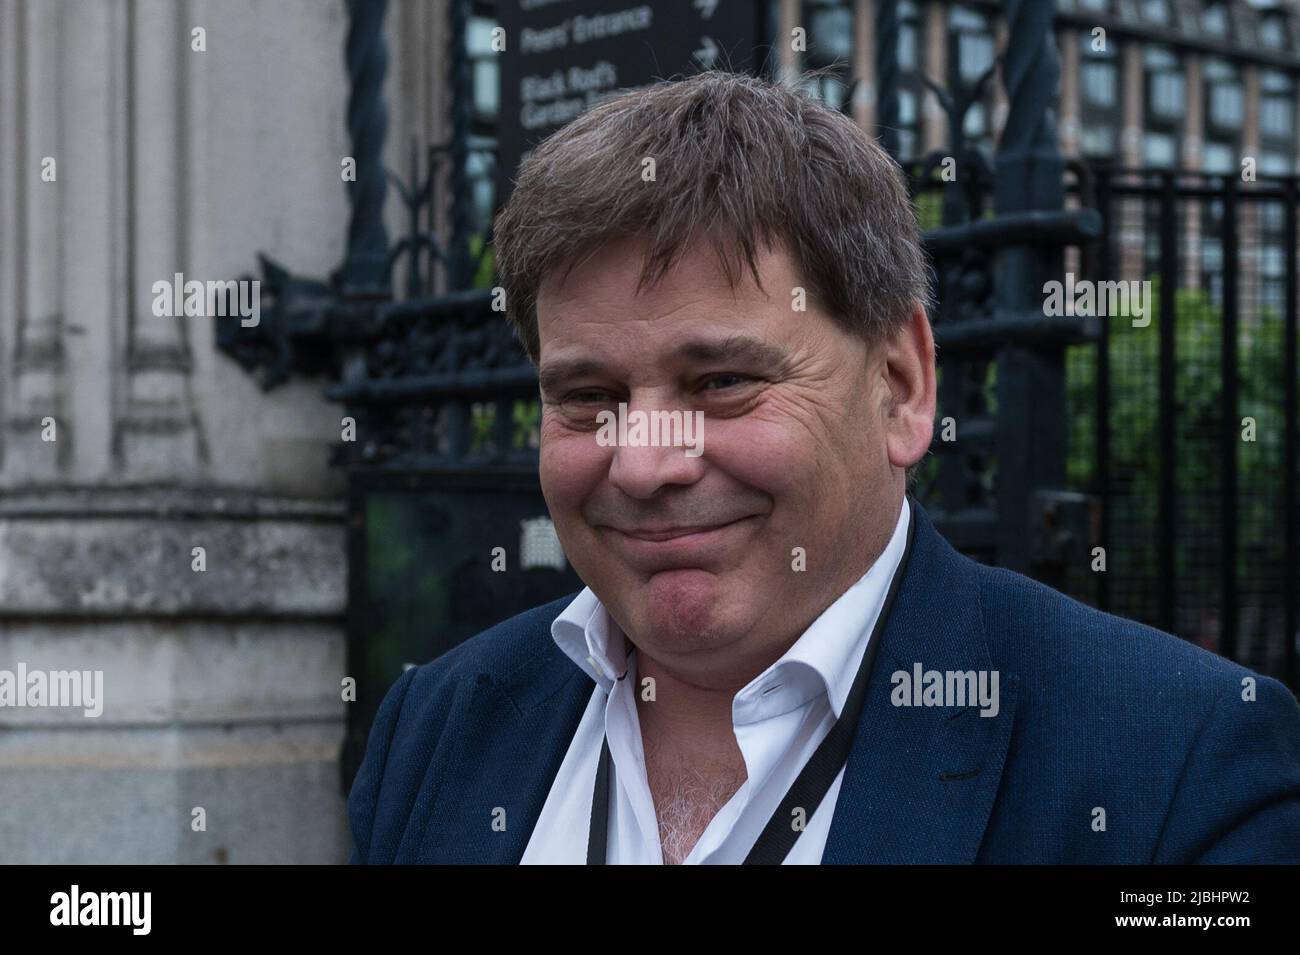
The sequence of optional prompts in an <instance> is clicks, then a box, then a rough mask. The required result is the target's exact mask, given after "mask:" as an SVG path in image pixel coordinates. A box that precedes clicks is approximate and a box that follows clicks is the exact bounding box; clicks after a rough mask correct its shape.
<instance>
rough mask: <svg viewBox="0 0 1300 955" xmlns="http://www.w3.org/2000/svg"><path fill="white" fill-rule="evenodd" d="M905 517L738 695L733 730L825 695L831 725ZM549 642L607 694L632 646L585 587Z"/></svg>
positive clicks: (899, 545)
mask: <svg viewBox="0 0 1300 955" xmlns="http://www.w3.org/2000/svg"><path fill="white" fill-rule="evenodd" d="M910 522H911V509H910V507H909V505H908V502H907V498H906V497H904V498H903V506H902V508H901V510H900V512H899V515H898V520H897V522H896V523H895V525H894V533H893V535H892V536H891V537H890V539H889V543H888V544H886V545H885V549H884V550H883V551H882V552H881V554H880V556H879V557H878V558H877V559H876V560H875V561H874V562H873V563H872V565H871V567H870V568H869V569H868V570H867V572H866V573H865V574H863V575H862V576H861V577H860V578H858V580H857V582H856V583H854V584H853V585H852V586H851V587H849V589H848V590H846V591H845V592H844V593H843V594H841V595H840V597H839V598H838V599H837V600H836V601H835V602H834V603H832V604H831V605H830V606H829V607H827V608H826V609H825V610H824V611H823V612H822V613H821V615H820V616H818V617H817V619H816V620H814V621H813V622H812V624H811V625H810V626H809V627H808V629H807V630H805V631H804V632H803V634H802V635H801V636H800V637H799V639H798V640H796V641H795V642H794V644H793V645H792V646H791V647H790V649H789V650H787V651H786V652H785V653H784V654H782V656H781V657H780V659H778V660H777V661H776V662H775V663H773V664H772V665H771V666H769V667H768V668H767V669H766V670H764V671H763V672H762V673H760V674H759V675H758V676H756V677H755V678H754V679H753V680H751V681H750V682H749V683H748V684H746V686H745V687H744V688H743V689H742V690H740V691H739V692H738V693H737V694H736V696H735V700H734V702H733V714H734V717H735V720H736V722H737V723H751V722H757V721H759V720H763V719H768V718H770V717H773V716H779V715H781V714H782V713H787V712H789V711H790V710H793V709H796V708H798V707H800V706H803V705H804V704H806V703H807V702H808V701H810V700H812V699H814V698H815V697H817V696H820V695H821V694H823V693H825V694H826V695H827V697H828V699H829V702H830V705H831V708H832V710H833V711H834V713H835V716H836V718H837V719H838V718H839V715H840V713H841V712H842V711H843V709H844V704H845V702H846V701H847V700H848V696H849V691H850V689H851V688H852V686H853V678H854V677H855V676H856V675H857V666H856V664H857V663H858V662H859V661H860V660H861V659H862V656H863V653H865V651H866V646H867V641H868V640H869V639H870V638H871V631H872V630H873V629H874V628H875V625H876V620H877V618H878V617H879V616H880V611H881V609H882V608H883V606H884V602H885V594H886V593H887V592H888V590H889V585H890V582H891V581H892V580H893V577H894V574H895V573H896V572H897V570H898V565H899V562H900V561H901V560H902V557H903V550H904V548H905V546H906V541H907V528H908V524H909V523H910ZM551 636H552V638H553V639H554V640H555V643H556V645H557V646H558V647H559V648H560V650H561V651H562V652H563V653H564V654H565V656H567V657H568V658H569V659H570V660H572V661H573V662H574V664H575V665H577V667H578V668H579V669H580V670H582V671H583V672H584V673H586V674H587V675H588V676H589V677H591V678H592V679H593V680H595V681H596V682H597V683H598V684H600V686H601V687H603V688H604V689H605V691H606V692H609V691H610V690H611V689H612V688H613V686H614V682H615V680H617V679H618V678H619V677H621V676H622V675H623V674H624V673H626V671H627V655H628V652H629V651H630V650H631V645H630V641H628V640H627V638H626V637H625V636H624V634H623V631H622V629H621V628H620V627H619V626H618V624H617V623H615V622H614V620H613V619H612V618H611V617H610V616H609V613H608V612H607V611H606V610H605V607H604V605H603V604H601V602H600V600H599V599H598V598H597V597H596V595H595V593H593V592H592V590H591V588H590V587H585V588H583V590H582V592H581V593H580V594H578V596H577V597H575V598H574V599H573V601H572V602H571V603H570V604H569V605H568V606H567V607H566V608H565V609H564V611H563V612H562V613H561V614H560V615H559V616H558V617H556V618H555V620H554V622H553V623H552V624H551Z"/></svg>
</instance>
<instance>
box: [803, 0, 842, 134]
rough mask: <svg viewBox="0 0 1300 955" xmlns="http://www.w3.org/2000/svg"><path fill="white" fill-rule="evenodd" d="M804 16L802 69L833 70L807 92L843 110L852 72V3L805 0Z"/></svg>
mask: <svg viewBox="0 0 1300 955" xmlns="http://www.w3.org/2000/svg"><path fill="white" fill-rule="evenodd" d="M803 16H804V22H805V23H807V24H808V51H807V52H806V53H805V54H804V63H803V66H804V68H806V69H821V68H823V67H831V68H832V71H833V73H832V74H830V75H825V76H822V77H820V78H819V80H818V81H817V85H816V87H815V88H813V89H811V90H809V92H810V93H812V94H814V95H816V96H819V97H820V98H821V100H822V102H824V103H825V104H826V105H827V106H829V107H831V108H832V109H836V110H838V109H843V108H844V104H845V101H846V100H847V98H848V93H849V83H850V81H851V75H852V69H853V67H852V63H853V7H852V4H851V3H850V2H849V0H804V5H803Z"/></svg>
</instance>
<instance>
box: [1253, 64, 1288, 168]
mask: <svg viewBox="0 0 1300 955" xmlns="http://www.w3.org/2000/svg"><path fill="white" fill-rule="evenodd" d="M1295 102H1296V90H1295V82H1294V81H1293V80H1292V79H1291V77H1289V76H1288V75H1287V74H1285V73H1282V72H1280V71H1278V70H1260V72H1259V171H1260V173H1262V174H1263V175H1266V176H1289V175H1291V174H1293V173H1294V172H1295V171H1296V162H1297V160H1296V129H1295Z"/></svg>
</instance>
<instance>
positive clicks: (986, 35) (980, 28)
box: [948, 4, 994, 155]
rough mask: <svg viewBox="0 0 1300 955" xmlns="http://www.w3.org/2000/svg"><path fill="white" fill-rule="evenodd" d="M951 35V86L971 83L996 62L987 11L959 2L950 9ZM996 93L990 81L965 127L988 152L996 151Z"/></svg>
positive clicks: (976, 142)
mask: <svg viewBox="0 0 1300 955" xmlns="http://www.w3.org/2000/svg"><path fill="white" fill-rule="evenodd" d="M948 37H949V41H948V70H949V75H948V88H949V89H957V88H958V87H963V86H969V85H970V84H972V83H974V82H975V81H976V80H978V79H979V78H980V76H982V75H983V74H984V72H985V71H986V70H987V69H988V68H989V67H990V66H992V65H993V61H994V47H993V25H992V24H991V23H990V22H989V18H988V17H987V16H986V15H985V14H984V13H982V12H980V11H978V10H976V9H975V8H973V7H967V6H963V5H961V4H958V5H955V6H953V7H952V8H951V9H950V10H949V12H948ZM992 96H993V84H992V83H989V84H988V86H987V87H986V88H985V91H984V101H983V102H978V103H975V104H974V105H973V106H971V108H970V110H969V111H968V112H967V113H966V119H965V122H964V123H963V126H962V129H963V131H964V132H965V134H966V137H967V139H968V140H969V141H970V143H971V144H972V145H973V146H975V147H976V148H978V149H980V150H982V151H983V152H984V153H986V154H988V155H992V151H993V129H992V123H990V122H989V116H990V115H991V114H992V112H993V103H992Z"/></svg>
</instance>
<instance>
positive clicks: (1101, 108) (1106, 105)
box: [1079, 32, 1120, 157]
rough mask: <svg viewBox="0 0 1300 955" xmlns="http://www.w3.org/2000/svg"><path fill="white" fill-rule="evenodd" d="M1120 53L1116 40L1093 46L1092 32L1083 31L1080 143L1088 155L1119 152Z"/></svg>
mask: <svg viewBox="0 0 1300 955" xmlns="http://www.w3.org/2000/svg"><path fill="white" fill-rule="evenodd" d="M1118 60H1119V56H1118V51H1117V50H1116V48H1115V44H1114V43H1113V42H1112V43H1109V44H1107V46H1106V49H1105V50H1104V51H1101V50H1095V49H1093V42H1092V34H1091V32H1080V34H1079V88H1080V96H1079V123H1080V132H1079V146H1080V150H1081V151H1082V153H1083V155H1085V156H1105V157H1113V156H1114V155H1115V152H1116V149H1115V146H1116V143H1117V142H1118V140H1119V129H1118V125H1119V117H1120V110H1119V62H1118Z"/></svg>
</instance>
